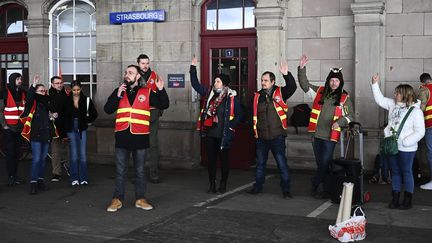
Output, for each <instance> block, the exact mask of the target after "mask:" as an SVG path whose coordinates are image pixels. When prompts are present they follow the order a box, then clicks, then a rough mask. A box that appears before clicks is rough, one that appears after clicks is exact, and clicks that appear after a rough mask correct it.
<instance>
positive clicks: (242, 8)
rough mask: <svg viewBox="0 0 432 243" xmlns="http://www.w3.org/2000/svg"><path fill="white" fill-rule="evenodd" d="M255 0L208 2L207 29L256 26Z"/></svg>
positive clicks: (213, 0) (214, 0)
mask: <svg viewBox="0 0 432 243" xmlns="http://www.w3.org/2000/svg"><path fill="white" fill-rule="evenodd" d="M254 8H255V2H254V1H253V0H211V1H208V2H207V4H206V11H205V12H206V30H234V29H248V28H254V27H255V16H254V14H253V10H254Z"/></svg>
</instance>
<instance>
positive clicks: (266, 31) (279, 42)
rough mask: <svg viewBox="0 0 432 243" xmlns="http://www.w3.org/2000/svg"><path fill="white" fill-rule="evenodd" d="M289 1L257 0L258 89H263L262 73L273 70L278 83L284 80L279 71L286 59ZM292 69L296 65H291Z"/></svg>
mask: <svg viewBox="0 0 432 243" xmlns="http://www.w3.org/2000/svg"><path fill="white" fill-rule="evenodd" d="M286 3H287V1H278V0H266V1H263V0H261V1H257V5H256V8H255V10H254V14H255V17H256V30H257V52H258V53H257V65H258V67H257V89H258V90H260V89H261V74H262V73H263V72H265V71H271V72H273V73H275V75H276V83H277V84H280V83H281V81H282V80H283V78H282V75H281V74H280V73H279V69H278V67H277V66H278V64H279V62H280V60H282V59H286V41H287V38H286V23H285V22H286V21H285V11H286ZM290 68H291V69H293V68H295V67H290Z"/></svg>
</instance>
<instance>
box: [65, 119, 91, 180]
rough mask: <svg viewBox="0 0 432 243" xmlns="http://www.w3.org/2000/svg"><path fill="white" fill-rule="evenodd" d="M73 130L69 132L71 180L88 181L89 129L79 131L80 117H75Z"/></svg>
mask: <svg viewBox="0 0 432 243" xmlns="http://www.w3.org/2000/svg"><path fill="white" fill-rule="evenodd" d="M73 124H74V127H73V129H72V132H68V133H67V136H68V138H69V153H70V164H69V166H70V177H69V179H70V181H71V182H72V181H79V182H82V181H88V178H87V156H86V148H87V131H86V130H84V131H81V132H80V131H79V129H78V118H74V122H73Z"/></svg>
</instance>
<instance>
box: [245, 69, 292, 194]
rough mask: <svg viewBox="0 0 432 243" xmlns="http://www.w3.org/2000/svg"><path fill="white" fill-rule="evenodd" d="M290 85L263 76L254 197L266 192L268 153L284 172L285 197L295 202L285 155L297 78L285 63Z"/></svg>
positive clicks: (256, 105) (256, 112) (256, 113)
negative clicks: (289, 103) (290, 102)
mask: <svg viewBox="0 0 432 243" xmlns="http://www.w3.org/2000/svg"><path fill="white" fill-rule="evenodd" d="M279 71H280V72H281V73H282V75H283V78H284V80H285V83H286V85H285V86H284V87H280V86H277V85H276V84H275V79H276V78H275V75H274V74H273V73H272V72H264V73H263V74H262V75H261V86H262V89H261V90H260V91H258V92H256V93H255V96H254V101H253V130H254V136H255V138H256V156H257V158H256V160H257V165H256V174H255V184H254V186H253V188H252V190H250V191H249V193H250V194H258V193H260V192H262V190H263V185H264V182H265V169H266V163H267V159H268V153H269V151H270V150H271V151H272V153H273V156H274V158H275V160H276V163H277V165H278V168H279V170H280V174H281V175H280V177H281V182H280V185H281V187H282V197H283V198H291V197H292V196H291V188H290V177H289V173H288V164H287V158H286V155H285V150H286V149H285V148H286V147H285V137H286V133H287V132H286V129H287V127H288V123H287V116H286V113H287V111H288V105H287V104H286V100H287V99H288V98H290V97H291V96H292V95H293V94H294V92H295V91H296V89H297V85H296V83H295V80H294V77H293V76H292V74H291V72H289V71H288V63H287V62H286V61H283V62H282V63H281V64H280V66H279Z"/></svg>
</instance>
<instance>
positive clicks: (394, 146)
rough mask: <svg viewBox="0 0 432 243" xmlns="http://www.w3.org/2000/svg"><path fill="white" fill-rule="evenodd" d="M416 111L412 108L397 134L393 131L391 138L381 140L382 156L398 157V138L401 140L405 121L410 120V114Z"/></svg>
mask: <svg viewBox="0 0 432 243" xmlns="http://www.w3.org/2000/svg"><path fill="white" fill-rule="evenodd" d="M413 109H414V107H412V106H411V107H410V108H409V110H408V112H407V114H406V115H405V116H404V118H403V120H402V123H401V125H400V126H399V129H398V130H397V132H394V131H392V133H393V134H392V135H391V136H389V137H386V138H384V139H383V140H381V145H380V153H381V155H385V156H389V155H396V154H398V152H399V149H398V142H397V140H398V138H399V134H400V132H401V131H402V128H403V126H404V125H405V121H406V119H407V118H408V116H409V114H410V113H411V111H412V110H413Z"/></svg>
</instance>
